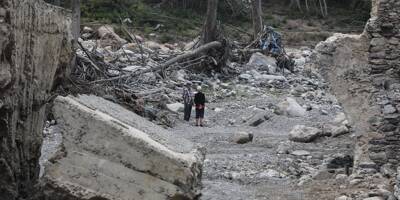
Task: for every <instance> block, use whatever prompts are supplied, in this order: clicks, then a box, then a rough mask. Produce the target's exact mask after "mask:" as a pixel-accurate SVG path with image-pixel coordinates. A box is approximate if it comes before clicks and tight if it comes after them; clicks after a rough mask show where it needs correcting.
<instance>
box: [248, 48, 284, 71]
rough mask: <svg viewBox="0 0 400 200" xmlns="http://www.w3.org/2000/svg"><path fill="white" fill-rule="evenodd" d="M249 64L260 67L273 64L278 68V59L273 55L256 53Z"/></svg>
mask: <svg viewBox="0 0 400 200" xmlns="http://www.w3.org/2000/svg"><path fill="white" fill-rule="evenodd" d="M247 65H248V66H253V67H259V66H267V67H268V66H272V67H274V68H276V67H277V66H276V59H275V58H273V57H269V56H265V55H264V54H262V53H259V52H257V53H254V54H253V55H252V56H251V58H250V60H249V62H248V63H247Z"/></svg>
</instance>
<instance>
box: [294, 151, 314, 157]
mask: <svg viewBox="0 0 400 200" xmlns="http://www.w3.org/2000/svg"><path fill="white" fill-rule="evenodd" d="M290 154H292V155H294V156H308V155H310V152H309V151H305V150H296V151H293V152H291V153H290Z"/></svg>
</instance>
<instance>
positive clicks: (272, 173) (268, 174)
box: [258, 169, 284, 178]
mask: <svg viewBox="0 0 400 200" xmlns="http://www.w3.org/2000/svg"><path fill="white" fill-rule="evenodd" d="M258 176H259V177H260V178H282V177H284V175H283V174H282V173H279V172H278V171H276V170H274V169H267V171H263V172H261V173H260V174H259V175H258Z"/></svg>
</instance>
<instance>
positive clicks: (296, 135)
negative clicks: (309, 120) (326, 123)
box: [289, 125, 322, 143]
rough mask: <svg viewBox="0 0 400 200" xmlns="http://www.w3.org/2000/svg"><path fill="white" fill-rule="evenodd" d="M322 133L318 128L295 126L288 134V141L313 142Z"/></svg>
mask: <svg viewBox="0 0 400 200" xmlns="http://www.w3.org/2000/svg"><path fill="white" fill-rule="evenodd" d="M321 133H322V131H321V130H320V129H318V128H314V127H307V126H304V125H296V126H295V127H294V128H293V129H292V130H291V131H290V133H289V140H291V141H294V142H303V143H308V142H313V141H314V140H315V139H317V138H318V137H319V136H320V135H321Z"/></svg>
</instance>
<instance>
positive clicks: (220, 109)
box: [214, 108, 224, 113]
mask: <svg viewBox="0 0 400 200" xmlns="http://www.w3.org/2000/svg"><path fill="white" fill-rule="evenodd" d="M214 111H215V112H216V113H219V112H222V111H224V109H223V108H215V109H214Z"/></svg>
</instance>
